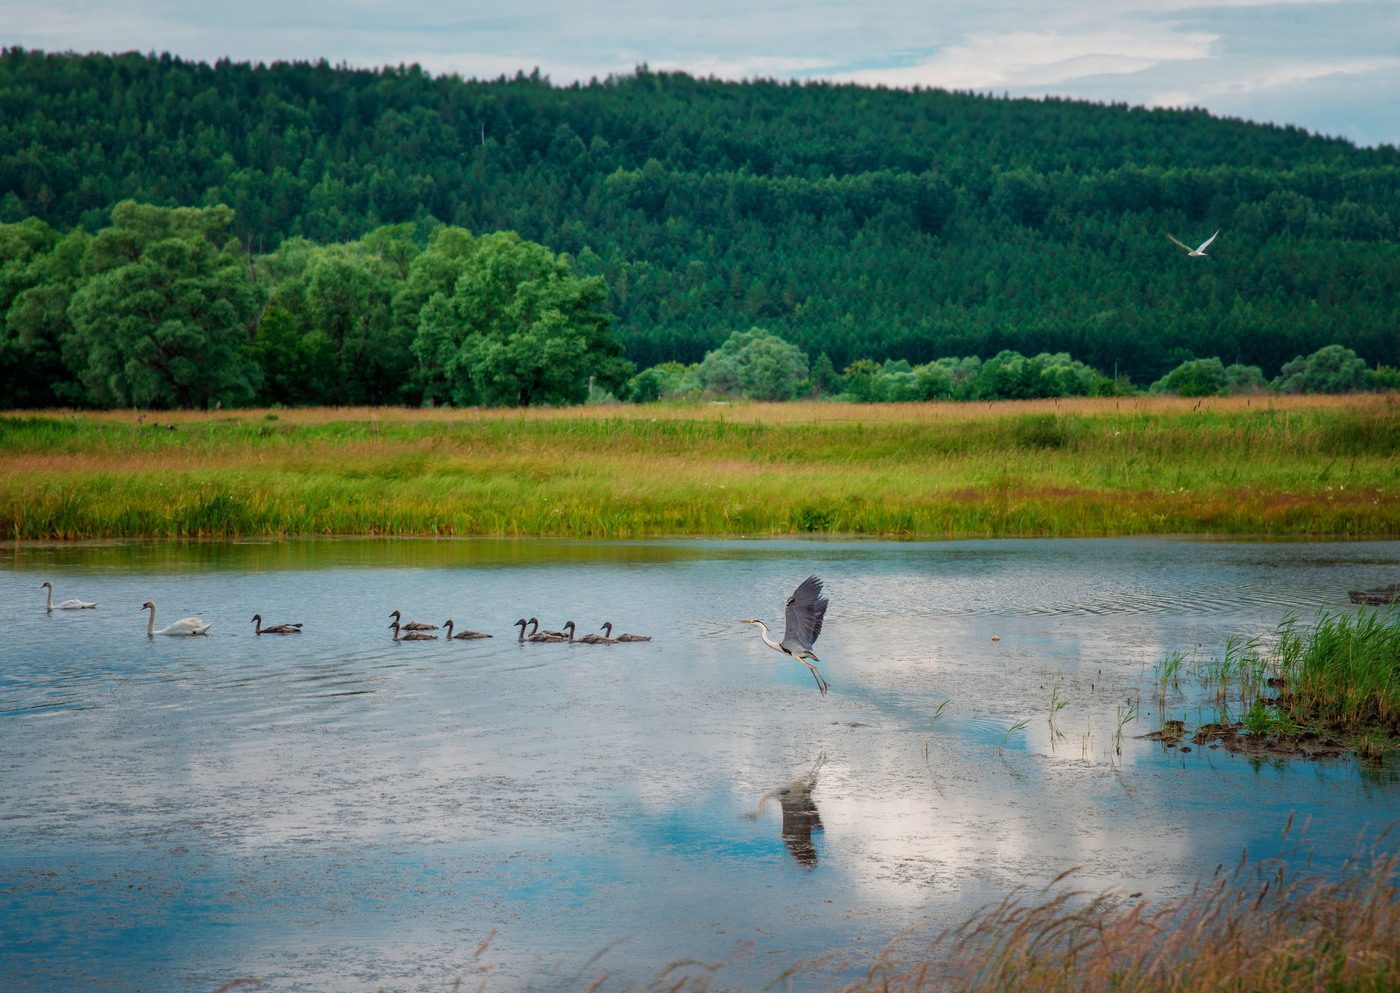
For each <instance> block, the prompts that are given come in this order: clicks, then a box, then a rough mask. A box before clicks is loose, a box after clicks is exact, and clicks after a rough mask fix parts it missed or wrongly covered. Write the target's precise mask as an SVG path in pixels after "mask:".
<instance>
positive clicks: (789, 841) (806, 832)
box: [744, 752, 826, 869]
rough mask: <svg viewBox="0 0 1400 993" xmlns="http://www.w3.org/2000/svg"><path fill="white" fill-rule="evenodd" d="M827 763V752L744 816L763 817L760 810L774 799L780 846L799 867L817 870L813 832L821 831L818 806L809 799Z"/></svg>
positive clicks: (765, 795)
mask: <svg viewBox="0 0 1400 993" xmlns="http://www.w3.org/2000/svg"><path fill="white" fill-rule="evenodd" d="M824 764H826V752H822V753H821V754H820V755H818V756H817V760H816V761H815V762H813V763H812V768H811V769H809V770H807V775H806V776H804V777H803V778H801V779H799V780H797V781H796V782H795V783H793V784H792V785H791V786H789V787H787V788H786V789H781V790H774V791H773V792H772V793H765V794H764V795H763V797H762V798H761V799H760V800H759V801H758V810H756V811H754V812H753V813H752V814H745V815H744V816H745V817H747V818H748V819H749V820H757V819H758V818H759V817H761V816H763V808H764V806H765V805H767V803H768V801H769V800H772V799H774V798H777V801H778V804H779V806H781V807H782V808H783V844H784V845H787V850H788V851H789V852H791V853H792V857H793V858H794V859H796V860H797V863H798V865H802V866H805V867H806V868H808V869H815V868H816V867H817V847H816V845H814V844H812V832H813V831H820V830H821V829H822V817H821V814H820V813H818V811H817V803H816V801H815V800H813V799H812V790H814V789H815V788H816V786H817V771H818V770H819V769H821V767H822V766H823V765H824Z"/></svg>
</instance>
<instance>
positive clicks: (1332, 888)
mask: <svg viewBox="0 0 1400 993" xmlns="http://www.w3.org/2000/svg"><path fill="white" fill-rule="evenodd" d="M1396 869H1397V857H1396V856H1395V855H1387V856H1381V857H1376V858H1373V859H1371V860H1369V861H1368V862H1366V863H1365V864H1363V865H1362V866H1361V867H1359V868H1358V867H1351V869H1350V871H1345V872H1343V874H1342V875H1341V877H1340V878H1337V877H1328V876H1324V875H1320V874H1314V873H1309V872H1301V873H1290V872H1289V870H1288V869H1287V868H1286V867H1285V866H1284V865H1283V864H1281V863H1261V864H1259V865H1257V866H1253V867H1250V866H1246V865H1244V864H1243V863H1242V864H1241V865H1240V866H1239V867H1237V869H1236V871H1235V872H1234V873H1232V874H1228V875H1226V876H1225V877H1223V878H1220V879H1217V880H1216V881H1214V882H1213V883H1211V884H1209V885H1204V886H1201V887H1198V888H1197V889H1196V891H1195V892H1193V893H1192V894H1190V895H1189V896H1187V897H1184V898H1182V899H1179V900H1174V901H1170V902H1167V903H1165V904H1163V905H1161V906H1158V907H1151V906H1148V905H1145V904H1144V903H1143V902H1142V901H1141V900H1139V899H1137V898H1136V897H1135V896H1133V895H1128V894H1124V893H1122V892H1116V891H1115V892H1108V893H1100V894H1097V895H1095V894H1088V893H1084V892H1076V891H1072V890H1064V889H1061V890H1059V891H1058V892H1052V893H1049V894H1047V896H1046V897H1044V898H1042V899H1041V900H1040V901H1038V902H1037V901H1028V900H1027V899H1026V894H1025V893H1024V892H1018V893H1015V894H1012V896H1010V897H1008V898H1007V899H1006V900H1005V901H1004V902H1003V903H1001V904H1000V905H999V906H997V907H995V908H992V909H991V910H988V911H985V912H983V913H981V914H979V915H977V916H975V917H973V918H972V919H971V920H969V921H968V922H967V923H965V924H963V925H962V926H961V927H958V928H955V929H953V930H951V931H949V932H947V933H945V934H944V935H942V936H940V937H939V938H938V940H937V941H935V942H934V945H933V947H932V949H931V950H930V951H928V952H925V953H921V954H919V955H917V956H916V957H914V958H913V960H912V961H911V960H909V959H905V960H903V961H901V960H900V955H899V950H898V949H897V948H896V949H892V950H890V951H888V952H887V953H886V955H884V956H882V957H881V960H880V961H878V962H877V963H876V964H875V965H874V966H873V967H872V968H871V969H870V970H869V972H868V973H867V974H866V975H865V976H863V977H862V978H861V979H860V980H859V981H857V982H855V983H853V984H851V985H848V986H847V987H845V990H844V993H875V991H879V993H935V991H937V993H1004V991H1010V990H1018V991H1019V990H1034V991H1036V993H1059V991H1065V993H1070V991H1074V993H1149V991H1150V993H1305V991H1316V993H1342V991H1376V993H1380V991H1383V990H1395V989H1397V988H1400V963H1397V958H1396V956H1397V954H1400V889H1398V888H1397V876H1396Z"/></svg>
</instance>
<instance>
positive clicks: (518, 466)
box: [0, 395, 1400, 539]
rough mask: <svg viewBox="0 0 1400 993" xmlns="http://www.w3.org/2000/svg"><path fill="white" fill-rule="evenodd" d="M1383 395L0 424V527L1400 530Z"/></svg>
mask: <svg viewBox="0 0 1400 993" xmlns="http://www.w3.org/2000/svg"><path fill="white" fill-rule="evenodd" d="M1397 453H1400V407H1397V404H1396V402H1395V397H1394V396H1391V395H1384V396H1374V395H1364V396H1353V397H1340V398H1338V397H1294V398H1277V397H1272V398H1271V397H1255V398H1229V399H1223V398H1222V399H1208V400H1180V399H1175V398H1128V399H1093V400H1089V399H1086V400H1060V401H1054V400H1045V401H1027V402H1011V403H1008V402H1001V403H996V404H981V403H978V404H952V403H948V404H882V405H872V406H854V405H846V404H829V403H791V404H772V405H769V404H735V405H732V406H731V405H719V404H713V405H712V404H703V405H690V406H666V405H648V406H639V407H633V406H611V407H586V408H571V409H559V410H523V411H516V410H510V411H501V410H451V409H438V410H400V409H375V410H369V409H335V410H331V409H316V410H277V411H251V410H238V411H222V412H217V413H212V414H207V413H194V412H177V413H166V412H156V413H147V414H145V415H143V416H141V419H140V422H139V423H138V415H137V414H136V413H135V412H132V411H117V412H108V413H74V412H52V411H49V412H36V413H32V414H28V413H22V412H21V413H15V414H11V415H8V416H4V417H0V536H3V537H4V538H10V539H25V538H39V539H70V538H87V537H123V536H125V537H140V536H151V537H162V536H220V535H293V534H401V535H541V536H544V535H558V536H607V537H638V536H645V535H696V534H710V535H767V534H788V533H802V532H825V533H834V534H864V535H909V536H937V537H958V536H993V535H1057V536H1070V535H1128V534H1182V533H1197V534H1221V535H1225V534H1237V535H1270V536H1292V535H1298V536H1303V535H1309V536H1387V537H1389V536H1395V535H1397V534H1400V455H1398V454H1397Z"/></svg>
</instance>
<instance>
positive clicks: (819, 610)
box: [782, 576, 827, 652]
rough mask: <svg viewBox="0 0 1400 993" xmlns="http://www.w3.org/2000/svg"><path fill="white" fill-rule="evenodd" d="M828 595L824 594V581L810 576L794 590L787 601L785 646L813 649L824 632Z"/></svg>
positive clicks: (786, 647) (783, 642) (791, 648)
mask: <svg viewBox="0 0 1400 993" xmlns="http://www.w3.org/2000/svg"><path fill="white" fill-rule="evenodd" d="M826 605H827V601H826V597H824V596H822V581H821V580H820V579H818V578H817V577H816V576H808V577H807V578H806V579H804V580H802V585H800V586H798V587H797V589H796V590H794V591H793V593H792V596H790V597H788V601H787V626H786V627H785V628H784V629H783V641H782V645H783V648H784V649H786V650H788V651H796V650H798V649H799V648H800V649H805V650H806V651H809V652H810V651H811V650H812V645H813V644H815V642H816V640H817V636H818V635H820V634H821V633H822V618H823V617H825V616H826Z"/></svg>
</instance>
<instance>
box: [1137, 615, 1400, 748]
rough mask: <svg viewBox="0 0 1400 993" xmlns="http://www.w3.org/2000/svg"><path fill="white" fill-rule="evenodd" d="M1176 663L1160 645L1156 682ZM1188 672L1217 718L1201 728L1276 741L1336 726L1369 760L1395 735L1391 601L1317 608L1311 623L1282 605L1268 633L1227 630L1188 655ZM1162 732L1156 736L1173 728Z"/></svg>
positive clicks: (1396, 643)
mask: <svg viewBox="0 0 1400 993" xmlns="http://www.w3.org/2000/svg"><path fill="white" fill-rule="evenodd" d="M1185 664H1187V663H1186V660H1185V659H1184V658H1183V657H1182V656H1181V655H1179V654H1175V653H1174V654H1172V655H1169V656H1168V657H1167V659H1166V661H1165V662H1164V663H1163V665H1162V666H1160V667H1159V669H1158V679H1159V683H1160V684H1161V685H1163V686H1165V684H1166V681H1167V680H1168V679H1175V678H1176V673H1177V672H1178V671H1179V670H1180V669H1181V667H1182V666H1183V665H1185ZM1194 673H1195V674H1196V675H1197V676H1199V677H1200V679H1201V681H1202V684H1203V685H1204V686H1205V687H1206V688H1207V689H1208V690H1209V691H1210V692H1211V693H1212V696H1213V699H1214V702H1215V703H1216V704H1217V705H1218V706H1219V707H1220V708H1221V717H1220V720H1219V721H1218V722H1217V723H1215V724H1212V725H1206V726H1203V728H1215V729H1228V728H1238V729H1241V730H1243V731H1244V732H1246V733H1248V734H1249V735H1250V736H1251V737H1253V738H1256V739H1279V740H1283V741H1296V740H1298V739H1299V738H1300V737H1306V738H1309V739H1311V738H1318V737H1321V736H1325V735H1334V734H1337V735H1342V736H1343V737H1346V738H1349V739H1350V740H1351V747H1352V748H1353V749H1354V750H1356V751H1357V753H1358V754H1359V755H1361V756H1362V757H1363V758H1369V759H1374V760H1379V759H1380V758H1381V756H1382V754H1383V752H1384V751H1385V750H1386V749H1387V748H1393V747H1395V744H1396V743H1397V742H1400V610H1397V609H1395V608H1389V607H1388V608H1381V609H1367V608H1362V609H1360V610H1357V611H1356V612H1354V613H1352V612H1348V613H1329V612H1326V611H1322V612H1319V613H1318V615H1317V616H1316V618H1314V620H1313V622H1312V623H1311V624H1304V623H1302V622H1301V621H1300V620H1299V619H1298V618H1297V617H1296V616H1294V615H1289V616H1288V617H1286V618H1284V620H1283V621H1282V622H1281V623H1280V624H1279V626H1278V628H1277V629H1276V631H1275V634H1274V637H1273V638H1272V639H1265V638H1252V639H1249V640H1243V639H1238V638H1231V639H1230V640H1229V641H1228V642H1227V643H1226V646H1225V652H1224V654H1223V655H1222V656H1221V657H1219V658H1210V659H1207V660H1205V661H1202V662H1199V663H1197V664H1196V665H1195V667H1194ZM1232 714H1238V715H1239V716H1238V720H1234V721H1232V718H1231V715H1232ZM1168 723H1180V722H1168ZM1165 732H1166V729H1164V732H1159V734H1158V737H1163V738H1167V739H1169V740H1170V739H1173V738H1177V737H1181V736H1182V735H1179V734H1168V733H1165ZM1199 733H1200V732H1199V731H1198V735H1199ZM1224 733H1225V735H1226V737H1229V732H1224Z"/></svg>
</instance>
